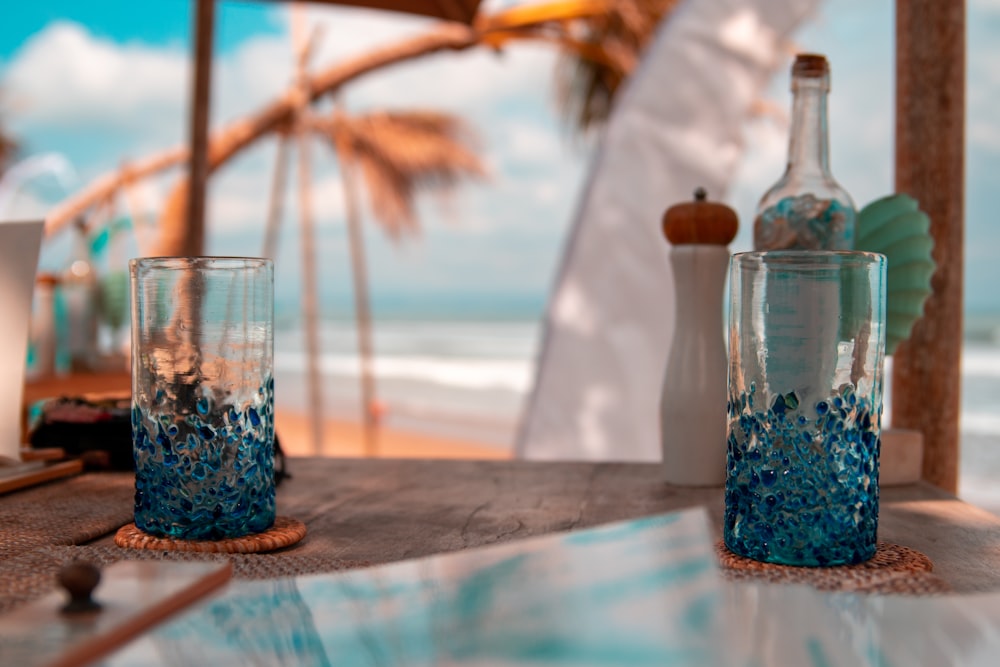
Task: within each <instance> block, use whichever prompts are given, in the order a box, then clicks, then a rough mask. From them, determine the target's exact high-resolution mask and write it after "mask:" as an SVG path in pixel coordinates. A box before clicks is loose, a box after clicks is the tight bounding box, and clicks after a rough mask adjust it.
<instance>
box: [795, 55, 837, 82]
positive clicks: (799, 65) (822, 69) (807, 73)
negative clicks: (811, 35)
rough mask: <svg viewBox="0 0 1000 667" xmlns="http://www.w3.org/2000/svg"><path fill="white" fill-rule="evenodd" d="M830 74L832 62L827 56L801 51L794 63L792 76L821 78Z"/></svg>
mask: <svg viewBox="0 0 1000 667" xmlns="http://www.w3.org/2000/svg"><path fill="white" fill-rule="evenodd" d="M829 74H830V63H828V62H827V61H826V56H822V55H820V54H818V53H800V54H798V55H797V56H795V62H794V63H793V64H792V76H793V77H794V76H799V77H807V78H816V79H818V78H820V77H823V76H827V75H829Z"/></svg>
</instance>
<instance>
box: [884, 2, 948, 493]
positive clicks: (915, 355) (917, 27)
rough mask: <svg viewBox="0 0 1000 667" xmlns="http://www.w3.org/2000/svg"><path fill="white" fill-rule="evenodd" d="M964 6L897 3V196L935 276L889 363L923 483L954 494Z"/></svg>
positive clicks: (895, 403) (898, 420)
mask: <svg viewBox="0 0 1000 667" xmlns="http://www.w3.org/2000/svg"><path fill="white" fill-rule="evenodd" d="M964 123H965V0H954V1H953V2H940V0H897V2H896V191H897V192H905V193H907V194H909V195H912V196H913V197H915V198H916V199H917V200H918V201H919V202H920V205H921V208H923V209H924V210H925V211H926V212H927V214H928V215H929V216H930V219H931V235H932V236H933V237H934V260H935V262H936V263H937V272H936V273H935V274H934V277H933V279H932V281H931V284H932V287H933V290H934V293H933V295H932V296H931V297H930V299H929V300H928V302H927V305H926V306H925V308H924V317H923V318H922V319H921V320H919V321H918V322H917V323H916V325H915V326H914V328H913V334H912V335H911V336H910V339H909V340H908V341H906V342H904V343H903V344H901V345H900V346H899V349H898V350H897V352H896V354H895V357H894V359H893V374H892V384H893V391H892V422H893V426H894V427H899V428H912V429H917V430H919V431H921V432H922V433H923V434H924V443H925V450H924V465H923V474H924V479H926V480H927V481H929V482H931V483H932V484H935V485H937V486H939V487H941V488H943V489H946V490H947V491H951V492H955V491H956V490H957V488H958V456H959V411H960V408H961V402H960V392H961V362H962V358H961V357H962V251H963V242H964V234H963V221H964V219H963V215H964V210H963V208H964V187H965V179H964V176H965V174H964V159H965V155H964V146H965V125H964Z"/></svg>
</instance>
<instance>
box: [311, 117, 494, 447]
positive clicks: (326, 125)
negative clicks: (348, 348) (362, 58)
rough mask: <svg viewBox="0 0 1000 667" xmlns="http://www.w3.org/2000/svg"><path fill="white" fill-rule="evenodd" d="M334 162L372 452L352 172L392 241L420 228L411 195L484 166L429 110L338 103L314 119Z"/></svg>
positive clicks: (456, 131) (371, 382)
mask: <svg viewBox="0 0 1000 667" xmlns="http://www.w3.org/2000/svg"><path fill="white" fill-rule="evenodd" d="M313 127H314V129H315V131H316V132H317V133H318V134H320V135H321V136H324V137H326V138H327V139H328V140H329V142H330V144H331V146H332V147H333V149H334V151H335V152H336V154H337V157H338V160H339V162H340V173H341V177H342V179H343V184H344V195H345V202H346V209H347V230H348V238H349V243H350V257H351V271H352V277H353V280H352V283H353V286H354V307H355V318H356V320H357V326H358V348H359V353H360V354H359V356H360V363H361V374H360V375H361V409H362V424H363V427H364V438H365V450H366V453H367V454H368V455H373V454H374V453H375V452H376V448H377V442H376V434H377V418H378V417H377V414H376V410H375V405H376V399H375V376H374V369H373V367H372V361H373V353H374V346H373V341H372V322H371V308H370V299H369V294H368V269H367V261H366V259H365V250H364V238H363V229H362V226H361V216H360V206H359V205H358V201H357V200H358V195H357V185H356V181H355V175H356V173H360V175H361V179H362V180H363V181H364V183H365V186H366V189H367V191H368V196H369V200H370V205H369V208H370V210H371V211H372V215H373V216H374V217H375V219H376V221H378V222H379V224H380V226H381V227H382V229H383V230H385V231H386V232H387V233H388V234H389V236H390V237H391V238H393V239H396V240H400V239H402V238H404V237H406V236H412V235H414V234H416V233H417V232H418V231H419V225H418V222H417V216H416V211H415V207H414V203H415V197H416V194H417V192H418V191H420V190H422V189H428V188H433V189H443V190H445V191H447V190H450V189H451V188H453V187H454V186H456V185H457V184H458V183H459V182H460V181H461V180H463V179H465V178H470V177H471V178H476V177H478V178H482V177H485V176H486V168H485V166H484V165H483V163H482V161H481V160H480V159H479V157H478V156H477V155H476V152H475V143H476V142H475V138H474V137H473V135H472V132H471V130H470V129H469V128H468V127H467V126H466V125H465V123H464V122H463V121H462V120H461V119H459V118H456V117H454V116H451V115H448V114H444V113H440V112H435V111H411V112H385V111H379V112H374V113H370V114H366V115H362V116H349V115H347V114H346V113H344V112H343V111H342V110H340V109H337V110H335V111H334V113H333V114H332V115H331V116H330V117H328V118H324V119H315V120H314V121H313Z"/></svg>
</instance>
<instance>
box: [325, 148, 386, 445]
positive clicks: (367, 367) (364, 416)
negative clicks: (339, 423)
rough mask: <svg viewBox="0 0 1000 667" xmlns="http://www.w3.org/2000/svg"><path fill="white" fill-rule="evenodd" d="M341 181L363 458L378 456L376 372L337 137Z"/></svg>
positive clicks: (356, 225) (347, 157)
mask: <svg viewBox="0 0 1000 667" xmlns="http://www.w3.org/2000/svg"><path fill="white" fill-rule="evenodd" d="M334 140H335V142H336V146H337V158H338V161H339V162H340V177H341V180H342V182H343V185H344V205H345V208H346V209H347V210H346V216H347V236H348V239H349V243H350V248H351V272H352V274H353V278H354V279H353V280H352V281H351V282H352V284H353V285H354V316H355V319H356V320H357V333H358V353H359V354H358V361H359V363H360V366H361V368H360V371H361V375H360V377H361V424H362V428H363V434H364V443H365V456H376V455H377V454H378V430H377V428H378V424H377V420H376V414H375V411H376V404H375V400H376V399H375V371H374V368H373V365H374V364H373V357H374V345H373V343H372V314H371V307H370V297H369V295H368V264H367V261H366V259H365V239H364V229H362V227H361V215H360V211H359V208H360V207H359V206H358V194H357V193H358V186H357V182H356V180H355V178H354V164H353V161H352V160H353V158H352V155H351V150H350V147H349V146H348V145H347V142H345V141H344V140H343V138H342V137H341V136H340V135H339V134H338V135H337V136H336V137H335V138H334Z"/></svg>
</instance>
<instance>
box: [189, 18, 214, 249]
mask: <svg viewBox="0 0 1000 667" xmlns="http://www.w3.org/2000/svg"><path fill="white" fill-rule="evenodd" d="M196 1H197V5H196V7H195V21H194V77H193V86H192V100H193V101H192V104H191V128H190V132H191V142H190V145H191V150H190V152H189V155H190V163H189V164H190V166H189V169H188V188H187V222H186V225H185V227H186V229H185V235H184V239H183V242H182V245H181V248H182V252H181V254H182V255H187V256H197V255H203V254H205V192H206V189H207V185H208V118H209V107H210V99H211V89H212V36H213V32H214V30H215V26H214V24H215V0H196Z"/></svg>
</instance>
